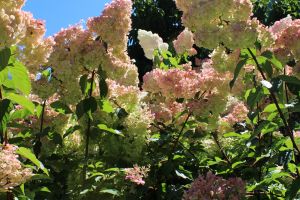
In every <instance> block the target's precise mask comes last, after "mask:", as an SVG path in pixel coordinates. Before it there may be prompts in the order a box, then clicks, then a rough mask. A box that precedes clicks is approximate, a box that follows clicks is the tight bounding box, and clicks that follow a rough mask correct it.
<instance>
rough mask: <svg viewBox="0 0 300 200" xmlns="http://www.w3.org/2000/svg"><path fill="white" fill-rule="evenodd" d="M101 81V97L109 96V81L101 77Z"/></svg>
mask: <svg viewBox="0 0 300 200" xmlns="http://www.w3.org/2000/svg"><path fill="white" fill-rule="evenodd" d="M99 83H100V97H101V98H105V97H107V94H108V86H107V83H106V81H105V80H104V79H102V78H101V79H100V81H99Z"/></svg>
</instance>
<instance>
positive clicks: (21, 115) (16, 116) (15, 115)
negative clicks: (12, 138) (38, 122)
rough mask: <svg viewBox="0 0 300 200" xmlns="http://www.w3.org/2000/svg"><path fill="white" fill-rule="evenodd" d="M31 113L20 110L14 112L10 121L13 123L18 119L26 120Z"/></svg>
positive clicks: (26, 110)
mask: <svg viewBox="0 0 300 200" xmlns="http://www.w3.org/2000/svg"><path fill="white" fill-rule="evenodd" d="M30 114H31V113H30V111H29V110H28V109H20V110H14V112H12V113H11V114H10V117H9V119H10V120H11V121H13V120H16V119H25V118H26V117H28V116H29V115H30Z"/></svg>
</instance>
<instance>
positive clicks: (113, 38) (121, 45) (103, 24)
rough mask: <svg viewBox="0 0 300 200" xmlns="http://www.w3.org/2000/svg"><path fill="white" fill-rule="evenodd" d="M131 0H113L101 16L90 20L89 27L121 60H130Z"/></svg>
mask: <svg viewBox="0 0 300 200" xmlns="http://www.w3.org/2000/svg"><path fill="white" fill-rule="evenodd" d="M131 8H132V2H131V0H113V1H112V2H111V3H110V4H107V5H106V6H105V8H104V11H103V13H102V15H101V16H99V17H94V18H90V19H89V20H88V22H87V27H88V28H89V30H90V31H91V32H93V33H94V34H96V35H98V36H100V37H101V40H103V41H104V42H106V43H107V44H108V48H113V50H112V52H113V54H114V55H116V56H117V57H119V58H122V59H128V56H127V54H125V52H126V49H127V34H128V32H129V31H130V29H131V18H130V17H131Z"/></svg>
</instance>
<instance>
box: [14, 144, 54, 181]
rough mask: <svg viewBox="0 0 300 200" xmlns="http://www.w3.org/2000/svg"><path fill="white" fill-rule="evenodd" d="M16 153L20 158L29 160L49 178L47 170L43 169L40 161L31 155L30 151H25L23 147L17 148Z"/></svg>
mask: <svg viewBox="0 0 300 200" xmlns="http://www.w3.org/2000/svg"><path fill="white" fill-rule="evenodd" d="M16 153H17V154H19V155H20V156H22V157H24V158H27V159H28V160H30V161H31V162H32V163H33V164H35V165H36V166H37V167H38V168H39V169H41V170H42V171H43V172H44V173H45V174H47V175H48V176H49V172H48V170H47V169H46V168H45V167H44V165H43V164H42V163H41V161H39V160H38V159H37V158H36V156H35V155H34V154H33V153H32V151H31V150H30V149H27V148H25V147H20V148H18V150H17V151H16Z"/></svg>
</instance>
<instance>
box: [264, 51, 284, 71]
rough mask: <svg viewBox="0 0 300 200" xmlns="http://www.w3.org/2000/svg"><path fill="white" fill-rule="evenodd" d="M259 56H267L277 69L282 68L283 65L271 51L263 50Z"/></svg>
mask: <svg viewBox="0 0 300 200" xmlns="http://www.w3.org/2000/svg"><path fill="white" fill-rule="evenodd" d="M261 56H264V57H266V58H268V60H269V61H270V62H271V63H272V64H273V65H274V66H275V67H276V68H277V69H282V68H283V65H282V63H281V62H280V61H279V60H277V59H276V58H275V56H274V54H273V53H272V52H271V51H265V52H263V53H262V54H261Z"/></svg>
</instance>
